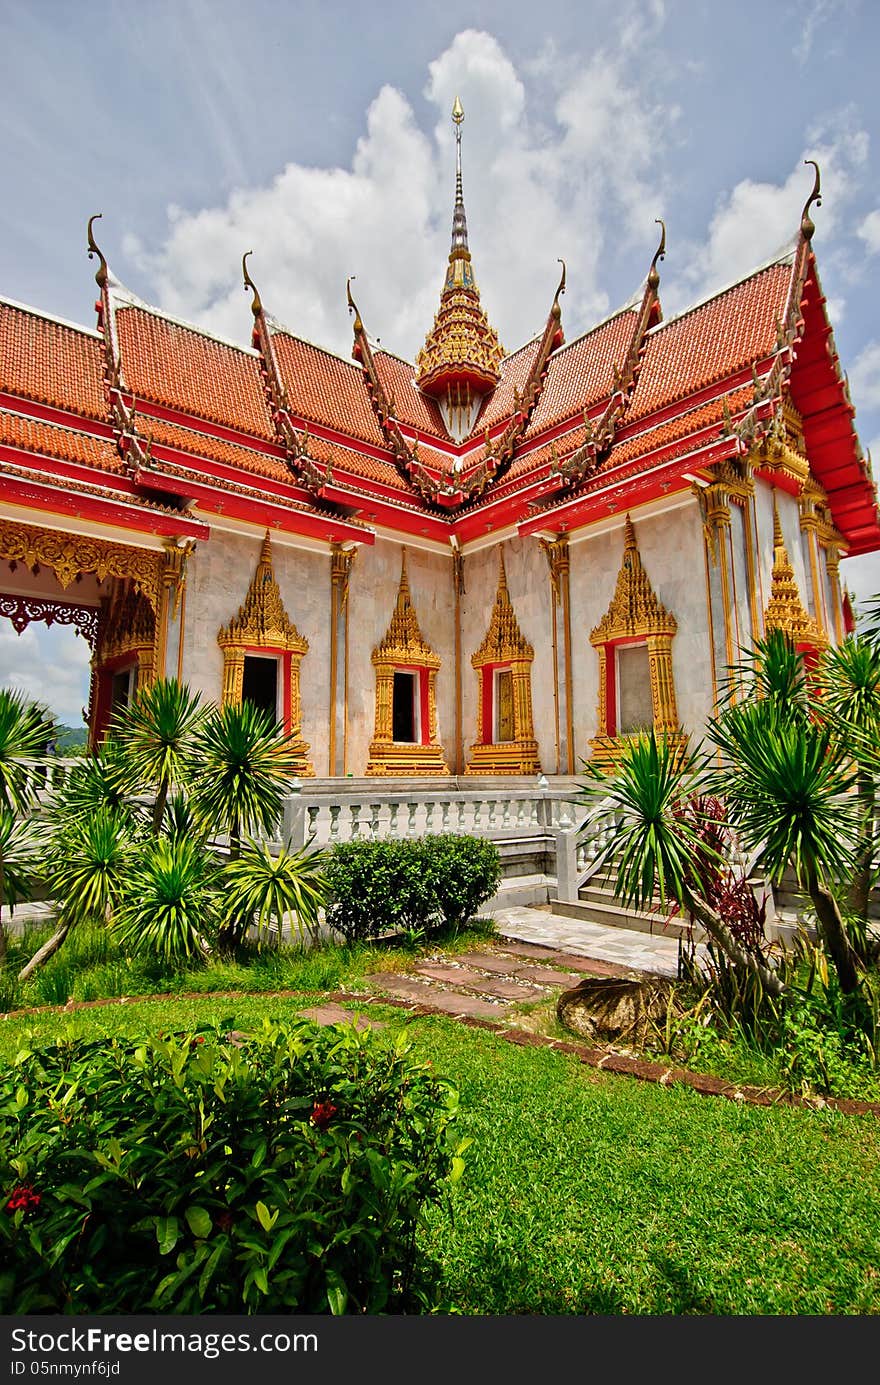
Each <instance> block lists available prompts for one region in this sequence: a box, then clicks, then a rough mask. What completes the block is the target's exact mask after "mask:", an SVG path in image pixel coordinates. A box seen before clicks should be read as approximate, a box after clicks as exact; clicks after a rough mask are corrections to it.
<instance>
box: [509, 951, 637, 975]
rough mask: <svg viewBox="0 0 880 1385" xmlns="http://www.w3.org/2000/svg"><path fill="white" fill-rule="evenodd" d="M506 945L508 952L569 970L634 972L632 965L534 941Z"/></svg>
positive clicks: (604, 972)
mask: <svg viewBox="0 0 880 1385" xmlns="http://www.w3.org/2000/svg"><path fill="white" fill-rule="evenodd" d="M504 946H505V949H506V951H507V952H512V953H514V955H515V956H517V957H534V958H536V959H540V960H541V961H543V962H547V963H549V964H550V965H552V966H556V967H565V968H566V969H567V970H568V971H579V972H585V973H587V974H588V975H591V976H620V977H628V976H630V975H631V974H632V968H631V967H619V966H616V965H615V964H614V963H613V962H603V961H601V960H600V958H598V957H583V956H581V954H580V953H579V952H558V951H556V950H555V949H554V948H549V947H537V946H536V945H535V944H534V943H505V944H504Z"/></svg>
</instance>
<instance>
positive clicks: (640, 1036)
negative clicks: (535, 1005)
mask: <svg viewBox="0 0 880 1385" xmlns="http://www.w3.org/2000/svg"><path fill="white" fill-rule="evenodd" d="M671 994H672V986H671V984H670V982H669V981H664V980H662V979H660V978H655V977H650V978H646V979H642V980H638V979H635V978H633V979H632V980H622V979H620V978H618V977H612V976H585V977H584V979H583V981H581V982H579V984H578V985H577V986H573V987H572V989H571V990H570V991H563V993H562V995H561V996H560V997H559V1000H558V1002H557V1005H556V1013H557V1015H558V1016H559V1020H560V1023H561V1024H564V1025H565V1028H566V1029H570V1030H571V1032H572V1033H573V1034H579V1035H580V1036H581V1038H584V1039H594V1040H595V1039H599V1040H601V1041H602V1042H604V1043H609V1042H612V1043H616V1042H624V1043H627V1044H641V1043H642V1042H643V1041H644V1038H645V1036H646V1033H647V1031H648V1030H649V1028H650V1027H651V1026H652V1025H657V1026H659V1027H662V1026H663V1025H665V1023H666V1014H667V1008H668V1006H669V1001H670V996H671Z"/></svg>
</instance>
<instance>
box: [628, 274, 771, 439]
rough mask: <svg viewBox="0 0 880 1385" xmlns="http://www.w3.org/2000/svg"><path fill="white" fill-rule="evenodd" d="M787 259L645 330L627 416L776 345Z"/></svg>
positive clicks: (708, 381)
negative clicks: (650, 329)
mask: <svg viewBox="0 0 880 1385" xmlns="http://www.w3.org/2000/svg"><path fill="white" fill-rule="evenodd" d="M791 272H792V271H791V263H790V261H778V262H777V263H776V264H772V265H769V266H768V267H767V268H766V269H763V270H759V271H758V273H756V274H752V275H750V277H749V278H748V279H743V280H742V281H741V282H740V283H738V284H735V285H734V286H733V287H732V288H730V289H727V290H725V291H724V292H723V293H720V294H717V295H716V297H714V298H710V299H709V300H708V302H705V303H700V304H699V305H698V306H697V307H695V308H692V309H691V310H690V311H689V312H686V313H683V314H682V315H681V317H674V318H670V320H669V321H668V322H661V323H660V325H659V326H657V327H655V328H654V329H653V330H652V331H651V332H649V333H648V336H647V339H646V343H645V353H644V356H643V358H642V371H641V375H640V376H639V380H638V383H637V385H636V388H635V391H634V393H633V397H632V401H631V403H630V407H629V410H628V411H627V414H626V419H627V421H630V420H632V419H636V418H642V417H644V415H646V414H649V413H653V411H654V410H655V409H661V408H663V407H664V405H666V404H671V403H674V402H675V400H677V399H683V398H685V397H686V396H687V395H689V394H693V393H694V391H695V390H699V389H702V388H704V386H706V385H711V384H714V382H715V381H716V380H723V379H724V378H725V376H727V375H731V374H732V373H733V372H734V371H736V370H741V369H742V368H743V367H744V366H749V365H751V363H752V362H753V361H757V360H759V359H760V358H761V357H762V356H767V355H769V354H770V352H772V351H773V350H774V348H775V345H776V321H777V319H782V318H783V317H784V314H785V305H786V300H787V298H788V292H789V289H790V287H791Z"/></svg>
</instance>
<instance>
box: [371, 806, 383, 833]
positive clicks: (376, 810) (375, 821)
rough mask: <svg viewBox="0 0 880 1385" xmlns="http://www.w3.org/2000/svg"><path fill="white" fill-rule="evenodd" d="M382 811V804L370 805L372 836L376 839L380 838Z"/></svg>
mask: <svg viewBox="0 0 880 1385" xmlns="http://www.w3.org/2000/svg"><path fill="white" fill-rule="evenodd" d="M381 811H382V804H381V803H371V804H370V835H371V836H372V837H373V838H374V839H375V838H376V837H378V836H379V814H380V812H381Z"/></svg>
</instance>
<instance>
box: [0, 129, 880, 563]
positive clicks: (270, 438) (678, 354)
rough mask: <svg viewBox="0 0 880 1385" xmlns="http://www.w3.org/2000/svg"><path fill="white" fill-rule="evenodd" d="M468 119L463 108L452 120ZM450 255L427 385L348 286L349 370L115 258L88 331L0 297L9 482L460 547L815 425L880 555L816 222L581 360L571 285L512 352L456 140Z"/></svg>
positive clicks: (547, 522) (141, 510) (4, 464)
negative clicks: (183, 297)
mask: <svg viewBox="0 0 880 1385" xmlns="http://www.w3.org/2000/svg"><path fill="white" fill-rule="evenodd" d="M459 109H460V108H459ZM456 134H457V175H456V200H455V213H454V219H453V238H452V249H451V252H450V257H449V265H448V269H447V274H446V279H445V282H444V287H443V291H442V294H441V302H440V309H439V311H438V313H437V317H436V319H435V323H434V326H433V327H432V329H431V331H430V332H429V333H428V337H427V340H426V344H425V348H424V350H423V351H422V352H421V353H420V356H419V360H418V363H417V366H416V367H414V366H413V365H412V364H410V363H409V362H407V361H404V360H402V359H401V358H400V357H398V356H395V355H392V354H391V353H390V352H388V351H385V350H380V349H379V347H378V346H374V345H373V343H372V342H371V340H370V338H369V336H368V334H367V331H366V328H365V326H364V323H363V320H362V317H361V315H360V313H359V311H358V309H357V305H356V303H355V301H354V299H353V297H352V295H351V288H350V286H349V293H348V298H349V306H350V310H351V312H352V316H353V334H354V343H353V359H352V360H344V359H342V358H341V357H339V356H337V355H334V354H333V353H331V352H329V351H326V350H323V349H321V348H320V347H317V346H314V345H313V344H312V343H310V342H308V341H305V340H303V339H302V338H301V337H298V336H296V335H295V334H294V333H293V332H291V331H289V330H288V329H287V328H286V327H283V326H282V325H281V324H280V323H279V322H277V321H276V320H275V319H274V318H273V317H272V316H271V314H270V313H269V312H268V311H267V310H266V308H265V307H264V305H263V303H262V300H261V298H260V295H259V293H258V292H257V291H256V288H255V286H254V284H253V281H252V279H251V277H250V275H249V273H248V269H247V265H246V264H245V266H244V273H245V282H246V285H247V286H249V287H250V289H251V291H252V295H253V301H252V312H253V337H252V341H253V344H252V346H251V347H249V348H248V347H241V346H237V345H234V344H232V343H230V342H227V341H224V340H222V339H220V338H218V337H216V336H214V335H212V334H211V333H209V332H206V331H203V330H201V329H200V328H198V327H194V326H191V325H189V324H187V323H183V322H180V321H178V320H176V319H175V318H173V317H171V316H169V315H168V314H166V313H163V312H160V311H159V310H157V309H155V308H152V307H149V306H148V305H147V304H145V303H143V302H141V301H140V300H139V299H137V298H135V297H134V296H133V295H132V294H131V293H129V292H128V291H127V290H126V289H125V288H123V287H122V286H121V285H120V284H119V283H118V282H117V281H116V280H115V279H114V278H113V277H112V275H111V274H110V272H109V270H108V267H107V264H106V261H105V260H104V257H103V255H101V252H100V250H99V249H98V246H97V244H96V242H95V241H94V239H93V236H92V223H90V227H89V243H90V246H91V251H92V253H93V254H95V255H96V256H97V257H98V272H97V274H96V276H95V277H96V280H97V283H98V288H99V299H98V302H97V304H96V308H97V314H98V326H97V331H92V330H89V329H87V328H83V327H76V326H73V325H71V324H69V323H65V322H62V321H60V320H58V319H55V318H52V317H49V316H47V315H45V314H42V313H39V312H37V311H35V310H34V309H31V308H27V307H24V306H22V305H20V304H17V303H14V302H12V301H9V300H0V478H2V481H0V486H2V495H3V497H4V498H5V499H6V500H7V501H9V502H11V503H13V504H21V505H27V506H28V507H29V508H30V509H31V510H34V509H36V510H46V511H47V512H55V513H59V512H60V513H67V514H75V515H78V516H80V517H81V518H83V519H86V518H88V519H92V520H98V521H101V522H105V523H108V524H114V525H122V526H124V527H127V528H130V529H131V530H133V531H137V530H140V531H143V532H145V533H149V532H154V533H160V534H177V535H181V536H190V537H196V538H197V537H206V536H207V533H208V531H209V524H210V520H211V516H212V515H217V516H220V515H224V516H232V517H234V518H238V519H242V520H246V521H250V522H253V523H254V524H256V525H259V526H260V527H261V528H263V529H265V528H269V529H276V530H280V531H288V532H291V533H297V534H304V535H308V536H312V537H315V538H319V539H324V540H328V541H331V542H346V541H352V540H355V541H358V542H368V543H369V542H372V537H373V531H374V527H379V526H381V527H382V528H383V529H385V530H391V531H393V532H396V533H399V534H400V535H401V536H404V535H410V536H413V537H416V538H419V537H424V538H428V539H434V540H439V541H441V542H444V543H446V542H449V541H450V540H451V539H452V538H455V539H456V540H457V542H458V543H459V544H461V543H466V542H467V541H468V540H471V539H473V538H475V537H477V536H485V535H486V534H487V532H501V531H504V532H508V533H509V532H512V531H513V532H517V531H518V532H519V533H521V534H528V533H538V532H545V533H546V532H551V533H560V532H564V531H568V530H571V529H574V528H577V527H579V526H582V525H584V524H587V523H589V522H590V521H591V520H593V519H595V518H598V517H603V516H607V515H608V514H609V513H612V512H614V511H615V510H625V509H631V508H633V507H635V506H637V505H639V504H641V503H643V502H646V501H648V500H651V499H653V498H655V497H657V496H659V495H666V494H670V493H674V492H675V491H678V490H682V491H684V490H687V489H688V488H689V487H690V485H691V484H692V482H693V480H694V479H695V478H699V477H700V476H708V475H709V474H710V473H709V472H708V471H707V468H709V467H710V466H711V465H712V464H713V463H715V462H718V461H721V460H724V459H727V458H730V457H731V456H732V455H737V454H743V453H745V452H748V451H750V450H751V449H752V448H753V447H754V446H755V444H756V443H760V441H761V439H762V437H763V436H765V435H767V434H768V433H770V432H771V431H772V429H773V428H774V427H775V426H776V425H777V424H778V420H779V418H780V415H781V411H782V408H783V405H786V406H787V405H788V403H789V402H790V403H792V404H793V405H794V406H795V408H796V410H797V411H798V413H799V415H800V419H801V421H802V427H803V435H804V440H805V445H806V452H807V455H808V456H809V458H810V463H811V466H812V469H813V472H814V475H815V477H816V480H817V481H818V482H819V483H820V485H821V486H822V487H823V488H824V489H825V491H826V492H827V494H828V497H829V505H830V511H831V517H832V519H833V521H834V523H835V525H836V526H837V528H838V529H839V530H840V532H841V534H842V535H843V537H844V539H845V541H846V543H847V545H848V546H849V551H850V552H851V553H854V554H855V553H861V552H867V551H870V550H873V549H875V548H877V547H880V525H878V510H877V503H876V495H875V491H874V486H873V482H872V477H871V472H870V462H869V459H867V458H865V457H864V456H863V454H862V450H861V447H860V445H859V441H858V438H857V435H856V432H855V429H854V425H853V414H854V410H853V407H852V403H851V401H850V398H849V392H848V389H847V385H846V381H845V378H844V376H843V373H842V371H841V369H840V365H839V362H838V358H837V353H836V351H835V349H834V342H833V337H832V333H831V326H830V324H829V321H828V317H827V313H826V305H825V299H824V296H823V294H822V289H821V285H820V281H819V276H818V272H817V268H816V259H815V255H814V252H813V248H812V238H813V223H812V220H811V218H810V207H811V205H812V203H813V202H814V201H816V200H818V180H817V185H816V187H815V188H814V192H813V195H812V196H811V198H810V199H809V201H808V203H807V206H806V207H805V210H804V215H803V218H802V223H801V227H800V229H799V231H798V234H797V236H796V238H795V240H794V241H793V243H792V245H791V246H790V247H789V248H788V249H787V250H786V251H785V252H783V253H781V254H780V255H779V256H778V257H776V258H775V259H773V260H772V261H770V262H769V263H768V264H765V265H763V266H761V267H760V268H758V269H756V270H755V271H754V272H753V273H751V274H749V275H747V276H746V277H745V278H742V279H740V280H739V281H738V282H736V283H734V284H732V285H731V286H730V287H729V288H727V289H724V290H723V291H721V292H719V293H716V294H714V295H713V296H712V297H710V298H708V299H706V300H705V301H703V302H701V303H698V304H697V305H696V306H695V307H693V308H691V309H689V310H688V311H687V312H684V313H680V314H678V315H677V316H676V317H673V318H670V319H667V320H665V321H664V320H663V316H662V311H661V305H660V296H659V283H660V281H659V272H658V264H659V261H660V260H661V259H662V258H663V255H664V252H665V231H664V233H663V236H662V238H661V242H660V245H659V247H658V250H657V253H656V255H655V256H654V260H653V262H652V264H651V267H650V271H649V273H648V275H647V278H646V280H645V282H644V284H643V286H642V289H641V291H640V293H639V294H638V295H636V297H635V298H634V299H633V301H632V302H631V303H629V304H628V305H627V306H625V307H624V308H622V309H621V310H620V311H619V312H617V313H615V314H613V315H612V316H610V317H609V318H607V319H606V320H605V321H604V322H601V323H599V324H598V325H597V326H595V327H594V328H592V329H591V330H590V331H588V332H585V333H583V334H582V335H581V336H578V337H576V338H575V339H573V340H572V341H569V342H566V341H565V340H564V335H563V330H562V313H561V307H560V300H561V297H562V294H563V293H564V291H565V269H564V266H563V272H562V277H561V279H560V283H559V287H558V289H557V292H556V295H555V297H554V299H553V302H552V305H551V307H550V311H549V313H548V315H547V320H546V323H545V325H544V328H543V330H542V331H541V332H539V333H538V334H537V335H536V336H535V337H534V338H533V339H532V340H531V341H529V342H527V343H526V344H525V345H524V346H521V347H520V348H519V349H518V350H516V351H514V352H512V353H511V354H509V355H506V356H504V355H502V354H501V348H500V346H499V345H498V339H497V336H496V335H495V333H494V330H493V329H492V327H491V325H490V324H489V322H488V319H487V318H486V315H485V313H484V311H483V309H482V306H481V305H480V300H479V293H478V291H477V288H476V284H475V282H474V279H473V270H472V264H471V260H470V253H469V250H468V245H467V226H466V220H465V215H464V199H463V194H462V187H461V164H460V135H461V128H460V121H457V124H456Z"/></svg>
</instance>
